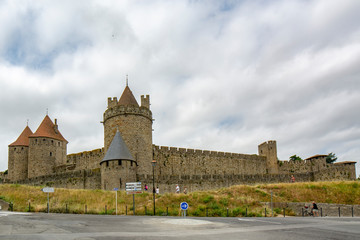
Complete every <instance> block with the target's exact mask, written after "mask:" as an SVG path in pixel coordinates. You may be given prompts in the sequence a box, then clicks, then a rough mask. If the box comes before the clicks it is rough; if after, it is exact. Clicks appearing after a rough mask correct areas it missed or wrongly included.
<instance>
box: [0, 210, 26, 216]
mask: <svg viewBox="0 0 360 240" xmlns="http://www.w3.org/2000/svg"><path fill="white" fill-rule="evenodd" d="M28 214H30V213H24V212H9V211H0V217H6V216H8V215H28Z"/></svg>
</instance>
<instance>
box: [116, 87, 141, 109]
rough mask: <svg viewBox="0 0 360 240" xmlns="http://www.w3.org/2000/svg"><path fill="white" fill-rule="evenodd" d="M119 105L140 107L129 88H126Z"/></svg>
mask: <svg viewBox="0 0 360 240" xmlns="http://www.w3.org/2000/svg"><path fill="white" fill-rule="evenodd" d="M118 104H119V105H124V106H128V105H133V106H137V107H139V104H138V102H137V101H136V99H135V97H134V95H133V93H132V92H131V90H130V88H129V86H126V87H125V89H124V92H123V93H122V95H121V97H120V99H119V102H118Z"/></svg>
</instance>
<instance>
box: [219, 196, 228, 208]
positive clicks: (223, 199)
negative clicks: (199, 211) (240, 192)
mask: <svg viewBox="0 0 360 240" xmlns="http://www.w3.org/2000/svg"><path fill="white" fill-rule="evenodd" d="M219 203H220V204H222V205H224V206H225V207H227V206H229V199H228V198H222V199H220V201H219Z"/></svg>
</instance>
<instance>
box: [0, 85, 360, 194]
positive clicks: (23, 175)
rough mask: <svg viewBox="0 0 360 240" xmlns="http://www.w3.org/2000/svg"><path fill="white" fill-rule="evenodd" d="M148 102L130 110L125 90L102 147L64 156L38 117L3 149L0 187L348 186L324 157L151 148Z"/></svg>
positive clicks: (59, 140)
mask: <svg viewBox="0 0 360 240" xmlns="http://www.w3.org/2000/svg"><path fill="white" fill-rule="evenodd" d="M152 122H153V118H152V113H151V111H150V97H149V95H146V96H141V105H140V106H139V104H138V103H137V101H136V99H135V97H134V96H133V94H132V92H131V90H130V88H129V87H128V86H126V88H125V90H124V92H123V94H122V96H121V97H120V99H119V100H117V98H116V97H114V98H109V99H108V107H107V109H106V110H105V112H104V120H103V125H104V147H103V148H99V149H95V150H92V151H86V152H81V153H76V154H69V155H67V154H66V147H67V143H68V142H67V140H66V139H65V138H64V137H63V136H62V135H61V133H60V131H59V129H58V125H57V120H56V119H55V123H53V122H52V120H51V119H50V118H49V116H47V115H46V116H45V118H44V120H43V122H42V123H41V124H40V126H39V128H38V129H37V130H36V132H35V133H33V132H32V131H31V129H30V128H29V127H28V126H26V127H25V129H24V131H23V132H22V133H21V134H20V136H19V137H18V139H17V140H16V141H15V142H13V143H12V144H10V145H9V159H8V174H4V173H0V179H1V180H0V182H1V181H2V182H8V183H21V184H30V185H49V186H55V187H63V188H83V189H100V188H101V189H106V190H112V189H113V188H115V187H116V188H120V189H125V183H126V182H135V181H141V182H142V183H143V184H147V185H148V186H150V187H151V186H152V181H153V178H152V162H156V165H155V169H154V172H155V185H156V186H158V187H159V188H160V191H161V192H173V191H174V190H175V186H176V185H177V184H179V185H180V187H181V188H184V187H186V188H187V189H188V191H194V190H206V189H216V188H221V187H228V186H232V185H236V184H255V183H276V182H289V181H290V178H291V176H292V175H293V176H295V179H296V181H331V180H354V179H355V178H356V175H355V162H349V161H348V162H342V163H341V162H340V163H335V164H327V163H326V156H324V155H317V156H314V157H311V158H308V159H306V160H304V161H279V160H278V157H277V146H276V141H268V142H264V143H262V144H260V145H259V146H258V154H240V153H228V152H217V151H206V150H198V149H185V148H175V147H165V146H157V145H154V144H153V142H152Z"/></svg>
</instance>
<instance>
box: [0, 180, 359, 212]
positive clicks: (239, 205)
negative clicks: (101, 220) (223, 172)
mask: <svg viewBox="0 0 360 240" xmlns="http://www.w3.org/2000/svg"><path fill="white" fill-rule="evenodd" d="M41 188H42V187H34V186H26V185H18V184H12V185H8V184H3V185H0V198H2V199H4V200H5V201H8V202H13V203H14V210H15V211H28V208H29V202H30V204H31V211H35V212H45V211H46V209H47V194H46V193H43V192H42V191H41ZM271 191H272V192H273V201H274V202H310V201H312V200H314V201H317V202H319V203H321V202H323V203H342V204H360V183H359V181H347V182H306V183H282V184H281V183H280V184H259V185H253V186H247V185H239V186H232V187H229V188H222V189H218V190H213V191H198V192H191V193H189V194H186V195H185V194H174V193H166V194H161V195H157V196H156V212H157V214H158V215H163V214H165V213H166V212H168V213H169V215H178V214H179V204H180V203H181V202H183V201H186V202H188V203H189V206H190V209H189V214H190V215H192V216H205V215H206V214H208V215H209V216H225V215H226V214H227V208H228V209H229V215H230V216H244V215H245V214H246V211H247V213H248V216H249V215H250V216H262V215H264V211H263V210H264V209H263V205H262V204H261V202H269V201H270V196H271V194H270V193H271ZM152 197H153V196H152V193H149V192H146V193H142V194H138V195H136V196H135V202H136V214H141V215H143V214H145V207H146V208H147V213H148V214H151V213H152V211H153V198H152ZM117 204H118V214H125V213H126V208H127V213H128V214H132V195H127V194H126V193H125V192H123V191H118V202H117ZM85 206H86V209H87V213H94V214H104V213H105V206H106V208H107V212H106V213H107V214H115V192H114V191H104V190H82V189H79V190H75V189H61V188H56V189H55V192H54V193H50V210H51V211H52V212H66V210H67V211H68V212H70V213H84V212H85Z"/></svg>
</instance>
